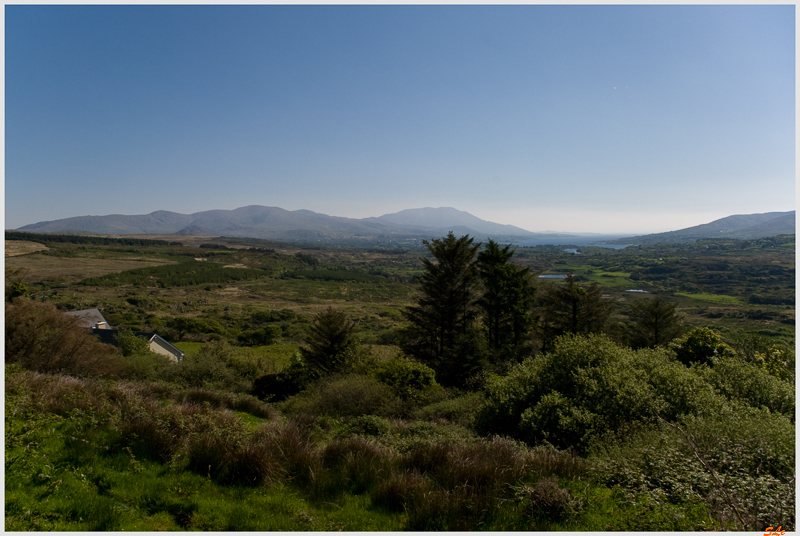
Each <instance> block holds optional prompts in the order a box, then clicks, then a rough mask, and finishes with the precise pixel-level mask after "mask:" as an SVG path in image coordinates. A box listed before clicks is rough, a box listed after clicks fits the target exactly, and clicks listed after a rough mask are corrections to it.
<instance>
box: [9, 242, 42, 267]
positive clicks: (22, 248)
mask: <svg viewBox="0 0 800 536" xmlns="http://www.w3.org/2000/svg"><path fill="white" fill-rule="evenodd" d="M46 249H48V248H47V246H45V245H44V244H39V243H38V242H27V241H25V240H8V241H7V242H6V257H16V256H18V255H27V254H29V253H36V252H37V251H44V250H46ZM6 262H8V261H6Z"/></svg>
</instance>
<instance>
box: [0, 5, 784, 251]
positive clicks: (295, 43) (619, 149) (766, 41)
mask: <svg viewBox="0 0 800 536" xmlns="http://www.w3.org/2000/svg"><path fill="white" fill-rule="evenodd" d="M5 52H6V54H5V67H6V68H5V82H6V84H5V88H6V89H5V113H6V125H5V133H6V137H5V139H6V144H5V204H4V205H5V225H6V228H7V229H12V228H19V227H22V226H24V225H28V224H32V223H37V222H40V221H52V220H58V219H62V218H68V217H77V216H86V215H108V214H125V215H138V214H149V213H151V212H154V211H157V210H168V211H171V212H178V213H181V214H191V213H196V212H201V211H206V210H215V209H226V210H231V209H235V208H239V207H242V206H247V205H254V204H257V205H264V206H276V207H280V208H283V209H286V210H300V209H306V210H312V211H314V212H319V213H322V214H327V215H330V216H340V217H349V218H359V219H361V218H366V217H377V216H381V215H384V214H389V213H394V212H398V211H400V210H405V209H411V208H422V207H454V208H456V209H458V210H462V211H466V212H469V213H470V214H472V215H474V216H476V217H478V218H481V219H484V220H487V221H492V222H496V223H501V224H508V225H514V226H517V227H520V228H522V229H525V230H528V231H531V232H546V231H554V232H572V233H602V234H630V235H634V234H649V233H657V232H664V231H672V230H677V229H683V228H687V227H692V226H695V225H700V224H703V223H708V222H710V221H713V220H716V219H719V218H723V217H726V216H731V215H735V214H755V213H765V212H784V211H789V210H794V209H795V6H793V5H771V6H759V5H727V6H726V5H706V6H693V5H672V6H669V5H667V6H664V5H661V6H659V5H633V6H627V5H572V6H552V5H508V6H491V5H489V6H447V5H440V6H426V5H408V6H403V5H397V6H380V5H374V6H369V5H360V6H359V5H349V6H348V5H344V6H332V5H318V6H301V5H296V6H291V5H289V6H286V5H283V6H280V5H272V6H270V5H265V6H246V5H245V6H219V5H217V6H214V5H199V6H198V5H194V6H190V5H187V6H183V5H172V6H164V5H138V6H137V5H128V6H114V5H105V6H103V5H84V6H65V5H8V6H6V7H5Z"/></svg>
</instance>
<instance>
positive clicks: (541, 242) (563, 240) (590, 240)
mask: <svg viewBox="0 0 800 536" xmlns="http://www.w3.org/2000/svg"><path fill="white" fill-rule="evenodd" d="M626 236H631V235H552V236H543V237H540V238H531V239H527V240H520V241H518V242H514V245H515V246H522V247H534V246H577V247H586V246H596V247H600V248H610V249H624V248H626V247H628V246H629V245H631V244H624V245H619V244H604V243H601V242H605V241H607V240H618V239H620V238H624V237H626ZM570 253H572V251H570Z"/></svg>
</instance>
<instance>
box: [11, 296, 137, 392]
mask: <svg viewBox="0 0 800 536" xmlns="http://www.w3.org/2000/svg"><path fill="white" fill-rule="evenodd" d="M5 323H6V343H5V352H6V363H19V364H20V365H22V366H23V367H25V368H27V369H30V370H36V371H39V372H52V373H64V374H72V375H78V376H82V377H87V376H114V375H116V374H118V373H119V372H120V371H121V370H122V368H123V362H122V360H121V358H120V356H119V353H118V350H117V349H116V348H114V347H113V346H111V345H108V344H103V343H101V342H100V341H98V340H97V339H95V338H94V337H92V335H91V334H90V333H89V332H88V331H87V330H86V329H85V328H82V327H80V326H79V325H78V319H77V318H75V317H71V316H68V315H65V314H64V313H61V312H59V311H57V310H56V308H55V307H53V306H52V305H48V304H42V303H38V302H33V301H30V300H25V299H17V300H14V301H13V302H12V303H7V304H6V317H5Z"/></svg>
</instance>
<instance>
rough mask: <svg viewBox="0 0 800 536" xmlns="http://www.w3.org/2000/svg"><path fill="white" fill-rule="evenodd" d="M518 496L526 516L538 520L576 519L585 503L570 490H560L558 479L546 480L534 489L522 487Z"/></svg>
mask: <svg viewBox="0 0 800 536" xmlns="http://www.w3.org/2000/svg"><path fill="white" fill-rule="evenodd" d="M516 494H517V500H518V501H520V502H522V503H523V504H524V510H525V514H526V515H527V516H529V517H531V518H534V519H537V520H538V519H544V520H546V521H562V520H564V519H566V518H569V517H575V516H576V515H578V514H579V513H580V511H581V510H582V508H583V501H582V500H581V499H580V498H579V497H574V496H573V495H572V494H571V493H570V491H569V490H568V489H563V488H559V487H558V479H556V478H545V479H543V480H540V481H539V482H537V483H536V485H535V486H533V487H530V486H520V487H518V488H517V489H516Z"/></svg>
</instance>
